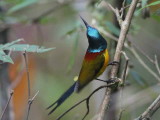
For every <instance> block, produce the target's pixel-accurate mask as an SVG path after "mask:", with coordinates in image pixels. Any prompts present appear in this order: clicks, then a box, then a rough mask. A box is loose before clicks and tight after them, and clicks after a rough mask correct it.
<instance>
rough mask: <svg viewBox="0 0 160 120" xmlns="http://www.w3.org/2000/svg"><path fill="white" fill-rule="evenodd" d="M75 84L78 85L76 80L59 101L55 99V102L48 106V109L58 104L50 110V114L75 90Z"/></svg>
mask: <svg viewBox="0 0 160 120" xmlns="http://www.w3.org/2000/svg"><path fill="white" fill-rule="evenodd" d="M75 85H76V82H75V83H74V84H73V85H72V86H71V87H70V88H69V89H68V90H67V91H66V92H65V93H63V94H62V96H61V97H60V98H59V99H58V100H57V101H55V102H54V103H53V104H51V105H50V106H49V107H48V108H47V109H50V108H51V107H53V106H55V105H56V106H55V107H53V108H52V110H51V111H50V112H49V114H48V115H50V114H51V113H53V112H54V111H55V110H56V109H57V108H58V107H59V106H60V105H61V104H62V103H63V102H64V101H65V100H66V99H67V98H68V97H69V96H70V95H71V94H72V93H73V92H74V89H75Z"/></svg>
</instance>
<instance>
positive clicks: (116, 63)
mask: <svg viewBox="0 0 160 120" xmlns="http://www.w3.org/2000/svg"><path fill="white" fill-rule="evenodd" d="M109 65H119V62H118V61H113V62H111V63H109V64H108V66H109Z"/></svg>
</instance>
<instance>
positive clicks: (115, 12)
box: [105, 2, 123, 26]
mask: <svg viewBox="0 0 160 120" xmlns="http://www.w3.org/2000/svg"><path fill="white" fill-rule="evenodd" d="M105 3H106V5H107V6H108V7H109V8H110V9H111V10H112V11H113V13H114V14H115V15H116V17H117V21H118V22H119V25H120V26H121V25H122V22H123V20H122V17H121V15H120V11H119V10H118V8H114V7H113V6H112V5H111V4H110V3H108V2H105Z"/></svg>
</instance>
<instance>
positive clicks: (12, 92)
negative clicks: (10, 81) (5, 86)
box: [0, 90, 14, 120]
mask: <svg viewBox="0 0 160 120" xmlns="http://www.w3.org/2000/svg"><path fill="white" fill-rule="evenodd" d="M13 94H14V91H13V90H11V92H10V97H9V99H8V101H7V104H6V106H5V108H4V110H3V112H2V114H1V117H0V120H3V116H4V114H5V112H6V110H7V107H8V105H9V103H10V101H11V98H12V96H13Z"/></svg>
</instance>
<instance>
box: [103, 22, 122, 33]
mask: <svg viewBox="0 0 160 120" xmlns="http://www.w3.org/2000/svg"><path fill="white" fill-rule="evenodd" d="M106 25H107V27H108V28H109V30H110V31H111V32H112V33H114V34H115V35H117V36H119V34H120V30H119V29H118V28H117V27H116V26H115V25H113V23H111V22H109V21H108V22H107V23H106Z"/></svg>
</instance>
